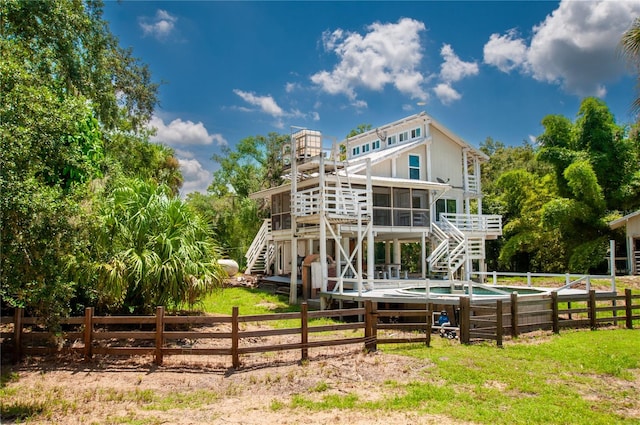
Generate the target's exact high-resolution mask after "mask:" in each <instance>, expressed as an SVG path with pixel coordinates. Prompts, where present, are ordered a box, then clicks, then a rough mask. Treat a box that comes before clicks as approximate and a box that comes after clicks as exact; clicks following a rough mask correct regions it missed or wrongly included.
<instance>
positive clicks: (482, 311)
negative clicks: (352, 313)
mask: <svg viewBox="0 0 640 425" xmlns="http://www.w3.org/2000/svg"><path fill="white" fill-rule="evenodd" d="M634 301H635V304H634ZM467 305H468V307H467ZM460 311H461V319H460V341H461V342H463V343H469V342H471V341H472V340H474V339H476V340H495V341H496V343H497V345H498V346H501V345H502V341H503V339H504V337H505V336H507V335H509V336H511V337H517V336H518V335H520V334H522V333H526V332H531V331H535V330H551V331H553V332H554V333H559V332H560V329H562V328H583V327H589V328H591V329H597V327H598V326H603V325H604V326H606V325H611V326H620V325H623V324H624V326H625V327H626V328H627V329H633V322H634V320H640V294H635V295H634V294H632V292H631V290H630V289H626V290H625V293H624V295H622V294H613V293H597V292H596V291H594V290H591V291H589V292H588V293H586V294H570V295H558V293H557V292H553V293H551V295H550V296H548V297H541V298H524V297H518V295H517V294H516V293H514V294H512V295H511V298H510V299H509V300H498V301H493V302H492V303H482V304H471V303H470V302H469V299H468V298H465V299H461V305H460ZM634 313H635V314H634Z"/></svg>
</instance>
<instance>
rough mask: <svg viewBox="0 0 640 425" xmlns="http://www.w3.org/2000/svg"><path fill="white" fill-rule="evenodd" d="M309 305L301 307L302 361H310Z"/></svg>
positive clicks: (304, 303) (303, 304)
mask: <svg viewBox="0 0 640 425" xmlns="http://www.w3.org/2000/svg"><path fill="white" fill-rule="evenodd" d="M308 312H309V310H308V305H307V303H306V302H303V303H302V305H301V306H300V328H301V329H300V331H301V335H302V361H303V362H304V361H307V360H309V347H308V344H309V315H308Z"/></svg>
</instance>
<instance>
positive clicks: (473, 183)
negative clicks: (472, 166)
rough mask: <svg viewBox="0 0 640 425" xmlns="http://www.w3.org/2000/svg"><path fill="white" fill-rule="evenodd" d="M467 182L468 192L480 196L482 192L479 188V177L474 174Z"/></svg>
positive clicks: (468, 177)
mask: <svg viewBox="0 0 640 425" xmlns="http://www.w3.org/2000/svg"><path fill="white" fill-rule="evenodd" d="M467 181H468V186H467V191H468V192H471V193H476V194H478V195H479V194H480V190H479V187H478V177H477V176H475V175H473V174H469V175H468V176H467Z"/></svg>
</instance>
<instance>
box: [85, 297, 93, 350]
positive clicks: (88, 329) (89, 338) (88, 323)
mask: <svg viewBox="0 0 640 425" xmlns="http://www.w3.org/2000/svg"><path fill="white" fill-rule="evenodd" d="M92 357H93V307H87V308H85V309H84V361H85V362H88V361H90V360H91V358H92Z"/></svg>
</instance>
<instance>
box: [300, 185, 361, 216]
mask: <svg viewBox="0 0 640 425" xmlns="http://www.w3.org/2000/svg"><path fill="white" fill-rule="evenodd" d="M322 190H323V189H321V188H319V187H314V188H311V189H307V190H303V191H300V192H297V193H296V194H295V195H294V205H293V213H294V214H295V215H296V216H298V217H304V216H310V215H315V214H320V213H325V214H332V215H340V216H348V217H358V216H361V215H370V211H369V205H370V202H368V201H369V193H368V192H367V191H366V190H363V189H347V188H341V187H325V188H324V192H323V191H322ZM321 195H322V196H321Z"/></svg>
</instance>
